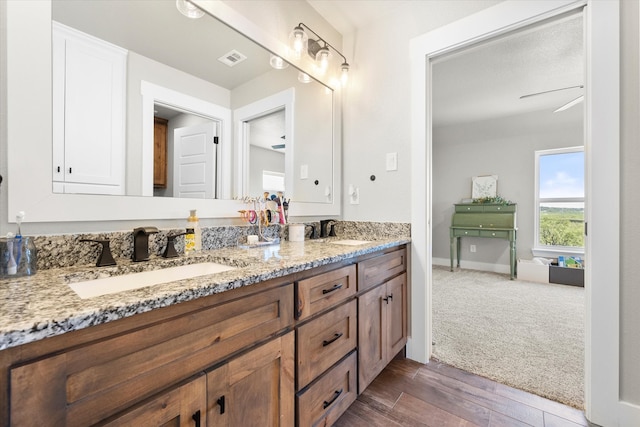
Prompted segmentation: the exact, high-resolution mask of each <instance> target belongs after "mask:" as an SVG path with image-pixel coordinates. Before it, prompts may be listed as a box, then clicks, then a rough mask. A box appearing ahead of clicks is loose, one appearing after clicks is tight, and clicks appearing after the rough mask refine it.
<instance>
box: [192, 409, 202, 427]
mask: <svg viewBox="0 0 640 427" xmlns="http://www.w3.org/2000/svg"><path fill="white" fill-rule="evenodd" d="M191 419H193V421H195V423H196V427H200V410H197V411H196V413H195V414H193V415H192V416H191Z"/></svg>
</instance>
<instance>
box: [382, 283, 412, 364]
mask: <svg viewBox="0 0 640 427" xmlns="http://www.w3.org/2000/svg"><path fill="white" fill-rule="evenodd" d="M386 298H387V303H388V304H387V306H386V309H387V312H388V315H387V325H386V326H387V343H388V351H387V353H388V354H387V357H388V360H387V362H389V361H391V359H392V358H393V357H394V356H395V355H396V354H398V352H399V351H400V350H402V347H404V346H405V344H406V343H407V274H406V273H403V274H401V275H400V276H398V277H396V278H394V279H391V280H390V281H389V282H387V295H386Z"/></svg>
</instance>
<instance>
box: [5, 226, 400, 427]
mask: <svg viewBox="0 0 640 427" xmlns="http://www.w3.org/2000/svg"><path fill="white" fill-rule="evenodd" d="M408 244H409V238H408V237H406V236H399V237H391V238H389V237H388V236H387V237H382V238H380V237H379V236H378V238H376V240H372V239H370V240H366V237H365V238H363V239H362V240H361V239H348V238H330V239H324V240H322V241H318V240H306V241H304V242H288V241H282V242H281V243H280V244H277V245H272V246H263V247H255V248H248V249H247V248H241V247H237V246H233V247H221V248H218V249H212V250H205V251H202V252H200V253H198V254H196V255H194V256H188V257H183V256H181V257H179V258H174V259H164V258H160V257H157V258H156V257H152V259H151V260H150V261H148V262H144V263H133V262H130V261H124V262H123V261H122V260H118V261H119V262H118V265H116V266H113V267H101V268H98V267H93V266H92V267H86V266H84V267H67V268H57V269H49V270H41V271H39V272H38V273H37V274H36V275H35V276H31V277H24V278H15V279H3V280H0V295H2V298H3V300H4V301H6V303H5V304H4V307H3V310H2V313H1V317H0V321H1V322H2V323H1V325H0V346H1V348H2V350H0V360H1V361H2V364H1V369H2V375H1V376H0V377H1V378H2V382H1V387H0V395H1V396H2V399H1V403H0V404H1V406H2V409H3V410H2V411H0V413H2V414H3V419H2V420H1V421H0V422H1V423H2V424H3V425H83V426H84V425H95V424H99V425H165V423H169V422H176V423H177V424H176V425H202V426H205V425H209V426H213V425H229V426H250V425H261V426H262V425H282V426H292V425H300V426H307V425H318V424H322V425H331V424H332V423H333V422H335V420H336V419H337V418H338V417H339V416H340V415H341V414H342V413H343V412H344V411H345V410H346V408H348V407H349V405H350V404H351V403H352V402H353V401H354V400H355V399H356V397H357V395H358V394H359V393H360V392H362V391H363V390H364V389H365V388H366V387H367V385H368V384H369V383H370V382H371V381H372V380H373V379H374V378H375V377H376V376H377V375H378V374H379V373H380V371H381V370H382V369H383V368H384V367H385V366H386V365H387V363H388V362H389V361H390V360H391V358H393V357H394V356H395V355H396V354H397V353H398V352H400V351H401V350H402V348H403V347H404V345H405V344H406V339H407V271H408V270H407V267H408V265H407V264H408ZM139 282H144V283H145V286H144V287H138V286H128V285H127V284H129V285H137V284H138V283H139ZM123 284H124V285H123ZM118 286H125V287H124V288H118ZM127 286H128V287H127ZM116 290H117V291H116ZM172 425H173V424H172Z"/></svg>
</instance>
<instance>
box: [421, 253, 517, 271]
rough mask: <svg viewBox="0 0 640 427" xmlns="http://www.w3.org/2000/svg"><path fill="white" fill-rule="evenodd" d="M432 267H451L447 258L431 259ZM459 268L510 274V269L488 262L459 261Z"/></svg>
mask: <svg viewBox="0 0 640 427" xmlns="http://www.w3.org/2000/svg"><path fill="white" fill-rule="evenodd" d="M431 262H432V263H433V265H441V266H445V267H449V266H451V260H449V258H435V257H434V258H432V259H431ZM460 268H468V269H470V270H480V271H489V272H491V273H501V274H511V269H510V268H509V266H508V265H504V264H491V263H488V262H475V261H464V260H460Z"/></svg>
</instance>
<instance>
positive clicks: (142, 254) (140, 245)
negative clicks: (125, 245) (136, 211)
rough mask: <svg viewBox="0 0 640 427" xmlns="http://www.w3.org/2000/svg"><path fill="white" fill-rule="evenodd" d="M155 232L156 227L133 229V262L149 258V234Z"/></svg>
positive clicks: (156, 230)
mask: <svg viewBox="0 0 640 427" xmlns="http://www.w3.org/2000/svg"><path fill="white" fill-rule="evenodd" d="M157 232H158V229H157V228H156V227H138V228H135V229H134V230H133V256H132V259H133V261H134V262H139V261H148V260H149V235H150V234H154V233H157Z"/></svg>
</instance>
